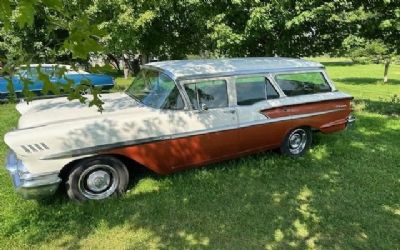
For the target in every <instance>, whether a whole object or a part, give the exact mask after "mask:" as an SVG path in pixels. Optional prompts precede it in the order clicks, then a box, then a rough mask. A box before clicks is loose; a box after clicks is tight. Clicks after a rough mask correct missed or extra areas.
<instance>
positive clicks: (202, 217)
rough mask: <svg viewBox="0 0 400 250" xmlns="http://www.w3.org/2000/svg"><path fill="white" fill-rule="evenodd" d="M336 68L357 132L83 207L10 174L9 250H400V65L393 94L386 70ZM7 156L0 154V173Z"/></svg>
mask: <svg viewBox="0 0 400 250" xmlns="http://www.w3.org/2000/svg"><path fill="white" fill-rule="evenodd" d="M322 59H323V58H322ZM319 60H321V59H319ZM327 68H328V72H329V75H330V76H331V78H333V79H334V80H335V82H336V83H337V86H338V88H339V89H341V90H344V91H347V92H349V93H351V94H353V95H354V96H356V98H357V99H358V100H359V105H358V106H357V110H358V112H357V113H356V115H357V118H358V120H357V124H356V126H355V128H354V129H353V130H348V131H345V132H341V133H336V134H329V135H322V134H317V135H316V136H315V139H314V146H313V148H312V149H311V151H310V152H309V153H308V154H307V155H306V156H304V157H303V158H299V159H289V158H285V157H282V156H280V155H278V154H275V153H272V152H268V153H264V154H257V155H253V156H249V157H244V158H240V159H236V160H231V161H227V162H223V163H220V164H215V165H213V166H209V167H205V168H200V169H193V170H188V171H184V172H181V173H177V174H173V175H169V176H157V175H154V174H151V173H143V174H141V175H140V176H139V177H137V178H135V179H134V181H133V183H132V185H131V186H130V188H129V191H128V193H126V194H125V195H124V196H123V197H121V198H118V199H110V200H106V201H102V202H88V203H84V204H75V203H71V202H69V201H68V200H67V199H66V198H65V197H64V196H63V195H61V194H59V195H57V196H55V197H50V198H48V199H46V200H45V201H41V202H36V201H25V200H23V199H21V198H19V197H18V196H17V195H16V194H14V191H13V188H12V186H11V182H10V179H9V176H8V174H7V173H6V171H5V170H4V169H0V182H1V184H2V185H1V188H0V248H4V249H25V248H29V249H31V248H45V249H46V248H47V249H54V248H70V249H75V248H86V249H88V248H90V249H99V248H102V249H108V248H113V249H120V248H128V249H135V248H139V249H143V248H145V249H147V248H150V249H158V248H177V249H181V248H190V249H191V248H197V249H201V248H210V249H248V248H255V249H263V248H266V249H276V248H280V249H287V248H297V249H304V248H310V249H312V248H316V249H318V248H322V249H324V248H335V249H339V248H341V249H354V248H357V249H365V248H369V249H396V248H398V246H400V237H399V235H400V192H399V187H400V153H399V142H400V119H399V118H398V117H397V116H396V114H398V113H399V112H400V110H398V112H389V113H391V114H393V115H391V116H389V115H384V113H388V112H386V107H391V106H390V105H391V103H390V102H389V99H390V97H391V96H393V95H394V94H398V95H399V94H400V83H399V81H400V67H399V66H394V67H392V68H391V71H390V76H391V77H392V79H393V80H392V81H391V82H390V83H389V84H387V85H383V84H381V83H380V80H379V79H380V78H381V75H382V72H383V68H382V67H381V66H380V65H350V64H346V63H344V64H343V63H337V62H335V61H333V60H331V61H330V62H327ZM361 100H362V101H361ZM376 102H378V103H381V106H380V107H381V108H380V109H376V110H374V109H372V108H371V107H375V106H376V105H377V104H376ZM371 103H372V104H371ZM374 103H375V104H374ZM371 105H372V106H371ZM374 105H375V106H374ZM17 118H18V115H17V113H16V111H15V110H14V106H13V105H1V106H0V137H2V136H3V135H4V133H5V132H6V131H8V130H10V129H11V128H12V127H15V125H16V122H17ZM5 153H6V146H5V145H4V144H0V165H4V161H3V160H2V159H4V156H5Z"/></svg>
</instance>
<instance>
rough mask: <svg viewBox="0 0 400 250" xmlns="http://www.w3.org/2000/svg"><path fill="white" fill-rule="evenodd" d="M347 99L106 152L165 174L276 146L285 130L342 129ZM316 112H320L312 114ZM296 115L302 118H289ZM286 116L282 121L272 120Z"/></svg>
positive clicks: (286, 109) (273, 112)
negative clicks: (259, 121)
mask: <svg viewBox="0 0 400 250" xmlns="http://www.w3.org/2000/svg"><path fill="white" fill-rule="evenodd" d="M350 101H351V99H350V98H349V99H341V100H334V101H322V102H317V103H309V104H300V105H292V106H285V107H279V108H272V109H267V110H262V111H260V112H262V113H263V114H265V115H266V116H268V117H269V118H270V119H269V120H266V123H265V124H259V125H251V126H248V127H243V128H238V129H231V130H225V131H220V132H212V133H206V134H199V135H192V136H187V137H182V138H175V139H169V140H162V141H156V142H150V143H145V144H140V145H133V146H128V147H123V148H118V149H114V150H111V151H108V152H106V153H109V154H117V155H123V156H126V157H129V158H131V159H132V160H135V161H136V162H138V163H140V164H142V165H144V166H146V167H147V168H149V169H151V170H153V171H154V172H156V173H160V174H167V173H170V172H174V171H177V170H180V169H184V168H189V167H195V166H200V165H204V164H209V163H213V162H218V161H221V160H224V159H230V158H235V157H239V156H242V155H246V154H249V153H253V152H258V151H264V150H267V149H273V148H277V147H279V146H280V145H281V143H282V142H283V140H284V138H285V136H286V135H287V134H288V132H289V131H291V130H293V129H295V128H297V127H304V126H306V127H310V128H313V129H314V130H319V131H321V132H324V133H329V132H335V131H339V130H342V129H344V128H345V127H346V122H347V117H348V116H349V114H350V112H351V106H350ZM318 112H321V113H322V114H316V115H313V114H314V113H318ZM307 114H310V116H307ZM296 115H305V117H301V118H293V119H291V117H292V116H296ZM285 117H286V118H287V119H286V120H283V121H276V122H275V121H274V119H273V118H285Z"/></svg>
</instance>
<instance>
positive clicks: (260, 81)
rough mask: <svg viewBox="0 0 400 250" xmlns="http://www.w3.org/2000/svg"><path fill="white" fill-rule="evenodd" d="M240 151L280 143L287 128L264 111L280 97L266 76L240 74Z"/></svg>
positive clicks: (238, 97) (237, 92)
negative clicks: (279, 124) (281, 126)
mask: <svg viewBox="0 0 400 250" xmlns="http://www.w3.org/2000/svg"><path fill="white" fill-rule="evenodd" d="M235 90H236V99H237V109H238V119H239V127H240V128H239V143H240V151H242V152H251V151H257V150H263V149H266V148H269V147H273V146H275V145H278V144H279V143H280V141H281V137H282V133H284V129H282V128H280V127H279V126H277V124H273V123H269V120H270V118H269V117H268V116H266V115H265V114H264V113H263V112H262V111H263V110H266V109H270V108H271V107H272V106H273V105H274V102H277V100H278V98H279V97H280V95H279V93H278V91H277V90H276V89H275V87H274V86H273V85H272V84H271V82H270V80H269V79H268V77H266V76H265V75H254V76H242V77H237V78H236V81H235Z"/></svg>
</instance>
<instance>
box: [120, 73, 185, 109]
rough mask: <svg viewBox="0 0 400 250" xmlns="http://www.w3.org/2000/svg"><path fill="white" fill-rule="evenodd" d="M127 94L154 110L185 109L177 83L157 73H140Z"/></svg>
mask: <svg viewBox="0 0 400 250" xmlns="http://www.w3.org/2000/svg"><path fill="white" fill-rule="evenodd" d="M126 92H127V94H128V95H130V96H132V97H134V98H135V99H136V100H138V101H140V102H141V103H143V104H144V105H146V106H150V107H153V108H162V109H183V108H184V103H183V100H182V97H181V95H180V93H179V90H178V88H177V87H176V85H175V82H174V81H173V80H172V79H171V78H169V77H168V76H166V75H164V74H161V73H159V72H157V71H152V70H149V71H143V72H140V73H139V74H138V76H137V77H136V78H135V80H134V81H133V83H132V84H131V86H130V87H129V88H128V89H127V91H126Z"/></svg>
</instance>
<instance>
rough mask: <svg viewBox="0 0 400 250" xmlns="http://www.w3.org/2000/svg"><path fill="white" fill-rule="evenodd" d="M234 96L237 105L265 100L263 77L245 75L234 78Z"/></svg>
mask: <svg viewBox="0 0 400 250" xmlns="http://www.w3.org/2000/svg"><path fill="white" fill-rule="evenodd" d="M236 96H237V104H238V105H251V104H254V103H256V102H260V101H265V99H266V96H267V94H266V86H265V77H263V76H261V77H258V76H256V77H245V78H239V79H236Z"/></svg>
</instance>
